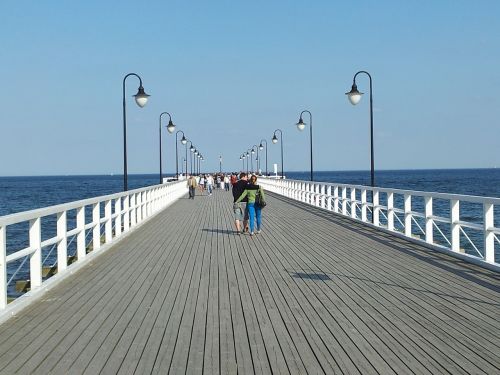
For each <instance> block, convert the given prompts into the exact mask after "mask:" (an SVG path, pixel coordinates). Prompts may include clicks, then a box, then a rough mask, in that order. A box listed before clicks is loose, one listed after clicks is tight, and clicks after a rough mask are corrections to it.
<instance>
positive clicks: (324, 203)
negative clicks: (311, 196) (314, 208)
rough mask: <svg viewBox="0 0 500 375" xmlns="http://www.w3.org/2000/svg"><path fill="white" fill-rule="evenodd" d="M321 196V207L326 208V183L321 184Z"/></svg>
mask: <svg viewBox="0 0 500 375" xmlns="http://www.w3.org/2000/svg"><path fill="white" fill-rule="evenodd" d="M320 186H321V189H320V192H319V193H320V194H321V196H320V198H321V208H326V199H325V194H326V186H325V185H320Z"/></svg>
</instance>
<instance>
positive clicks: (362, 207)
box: [361, 189, 367, 221]
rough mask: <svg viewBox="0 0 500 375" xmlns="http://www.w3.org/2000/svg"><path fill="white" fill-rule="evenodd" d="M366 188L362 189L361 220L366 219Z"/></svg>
mask: <svg viewBox="0 0 500 375" xmlns="http://www.w3.org/2000/svg"><path fill="white" fill-rule="evenodd" d="M366 205H367V203H366V189H361V220H362V221H366Z"/></svg>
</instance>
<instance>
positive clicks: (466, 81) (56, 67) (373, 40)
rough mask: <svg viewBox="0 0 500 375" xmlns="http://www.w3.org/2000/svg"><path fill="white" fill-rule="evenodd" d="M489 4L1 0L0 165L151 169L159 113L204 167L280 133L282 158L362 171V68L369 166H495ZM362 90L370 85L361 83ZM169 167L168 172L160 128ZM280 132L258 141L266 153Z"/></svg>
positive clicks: (229, 161) (496, 58) (498, 155)
mask: <svg viewBox="0 0 500 375" xmlns="http://www.w3.org/2000/svg"><path fill="white" fill-rule="evenodd" d="M499 14H500V1H497V0H491V1H485V0H478V1H470V0H448V1H445V0H439V1H431V0H428V1H416V0H415V1H400V0H399V1H396V0H394V1H383V0H378V1H376V0H373V1H355V2H346V1H343V2H340V1H331V0H330V1H310V0H309V1H260V0H259V1H216V0H214V1H142V2H141V1H91V0H87V1H82V2H76V1H72V2H70V1H34V0H31V1H11V2H6V1H4V2H2V4H1V5H0V38H1V43H0V46H1V47H0V63H1V69H0V75H1V82H2V90H1V91H0V103H1V104H0V160H1V163H0V175H4V176H5V175H55V174H101V173H104V174H107V173H115V174H119V173H121V172H122V112H121V100H122V93H121V81H122V79H123V76H124V75H125V74H126V73H129V72H136V73H139V74H140V75H141V76H142V78H143V81H144V87H145V89H146V91H147V92H148V93H149V94H151V98H150V101H149V103H148V105H147V106H146V107H145V108H143V109H140V108H139V107H137V106H136V105H135V103H134V102H133V99H132V98H131V95H133V94H135V92H136V90H137V81H135V80H134V79H130V80H128V88H127V97H128V137H129V138H128V148H129V172H130V173H156V172H157V171H158V116H159V114H160V113H161V112H163V111H169V112H170V113H171V114H172V115H173V119H174V122H175V123H176V124H177V125H178V129H182V130H184V131H185V132H186V135H187V137H188V138H190V139H192V140H193V142H194V144H195V145H196V146H197V147H198V148H199V149H200V150H201V152H202V153H203V154H204V156H205V158H206V159H207V162H206V163H205V166H204V167H205V169H213V170H218V164H219V163H218V156H219V155H220V154H222V155H223V158H224V167H225V168H224V169H230V170H236V169H238V168H239V167H240V166H241V163H240V161H239V159H238V158H239V155H240V154H241V153H242V152H243V150H246V149H248V148H249V147H251V146H252V145H253V144H256V143H258V142H259V141H260V139H261V138H266V139H267V140H270V138H271V136H272V134H273V131H274V129H276V128H281V129H282V130H283V132H284V141H285V143H284V146H285V169H287V170H308V168H309V156H308V155H309V149H308V147H309V133H308V129H306V131H304V132H302V133H299V132H298V131H297V129H296V127H295V126H294V123H295V122H297V120H298V114H299V112H300V111H301V110H303V109H309V110H310V111H311V112H312V113H313V115H314V123H313V126H314V127H313V130H314V156H315V169H316V170H353V169H369V106H368V104H369V100H368V99H369V98H368V95H365V96H364V98H363V100H362V102H361V103H360V104H359V105H358V106H356V107H353V106H352V105H351V104H349V102H348V101H347V99H346V97H345V95H344V93H345V92H346V91H348V90H349V89H350V86H351V83H352V77H353V75H354V73H355V72H356V71H357V70H360V69H366V70H368V71H369V72H370V73H371V74H372V76H373V80H374V82H373V84H374V106H375V114H374V116H375V119H374V123H375V152H376V168H377V169H406V168H409V169H413V168H461V167H492V166H500V95H499V94H498V92H497V91H498V89H499V88H500V24H499V22H498V15H499ZM358 87H359V89H360V90H361V91H364V92H368V80H367V78H366V77H364V76H360V77H359V81H358ZM163 135H164V140H165V141H164V156H165V157H164V170H167V172H172V171H175V158H174V138H173V136H167V133H166V131H165V132H164V134H163ZM278 160H279V145H272V144H271V142H269V161H270V163H272V162H277V161H278Z"/></svg>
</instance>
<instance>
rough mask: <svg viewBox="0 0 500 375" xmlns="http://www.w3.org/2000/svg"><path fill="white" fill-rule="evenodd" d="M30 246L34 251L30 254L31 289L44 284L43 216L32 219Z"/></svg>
mask: <svg viewBox="0 0 500 375" xmlns="http://www.w3.org/2000/svg"><path fill="white" fill-rule="evenodd" d="M29 235H30V247H31V248H33V249H34V252H33V253H32V254H31V255H30V284H31V290H33V289H37V288H39V287H40V285H42V230H41V218H40V217H37V218H36V219H32V220H30V232H29Z"/></svg>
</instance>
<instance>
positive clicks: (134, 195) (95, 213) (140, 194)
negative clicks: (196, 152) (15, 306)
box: [0, 181, 187, 314]
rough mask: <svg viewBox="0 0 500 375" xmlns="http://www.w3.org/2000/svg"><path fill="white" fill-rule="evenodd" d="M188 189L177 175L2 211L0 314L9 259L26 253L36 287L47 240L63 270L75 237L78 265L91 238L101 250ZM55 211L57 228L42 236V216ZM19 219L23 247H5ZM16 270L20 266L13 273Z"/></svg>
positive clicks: (34, 288)
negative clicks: (115, 190)
mask: <svg viewBox="0 0 500 375" xmlns="http://www.w3.org/2000/svg"><path fill="white" fill-rule="evenodd" d="M186 192H187V186H186V183H185V181H176V182H170V183H165V184H160V185H154V186H149V187H145V188H140V189H135V190H129V191H125V192H120V193H115V194H109V195H104V196H100V197H94V198H89V199H82V200H79V201H74V202H69V203H63V204H59V205H55V206H50V207H45V208H39V209H36V210H31V211H25V212H19V213H15V214H11V215H7V216H3V217H0V314H1V313H2V311H3V310H5V309H6V308H7V291H8V287H9V286H8V282H7V274H8V269H7V266H8V265H9V263H12V262H15V261H16V260H19V259H21V258H25V259H24V261H23V263H22V264H24V263H25V260H26V259H28V257H29V260H30V262H29V270H28V272H29V280H30V288H31V290H32V291H34V292H36V291H37V290H39V289H41V287H42V286H43V284H44V283H45V282H46V279H44V278H43V276H42V266H43V264H44V262H45V260H46V259H47V257H48V255H47V256H46V257H45V258H44V257H43V254H44V248H46V247H49V246H51V245H53V246H54V247H56V248H57V262H56V264H57V273H58V274H62V273H67V269H69V268H70V267H73V265H71V266H68V247H69V246H70V245H71V244H72V243H73V241H75V242H76V246H75V248H76V250H75V254H76V257H77V260H76V262H75V263H76V265H78V263H81V262H82V261H83V260H84V259H85V258H86V256H87V251H88V250H89V248H88V246H89V245H90V244H91V245H92V251H93V252H97V251H99V250H100V249H101V242H102V241H104V244H105V245H110V244H111V243H112V242H114V241H115V240H117V239H118V238H119V237H121V236H122V235H123V234H124V233H126V232H128V231H130V230H132V229H135V227H136V226H137V225H138V224H140V223H142V222H143V221H144V220H146V219H148V218H150V217H151V216H152V215H154V214H156V213H157V212H159V211H160V210H163V209H164V208H165V207H167V206H168V205H169V204H171V203H172V202H174V201H176V200H177V199H178V198H180V197H181V196H183V195H184V194H185V193H186ZM101 205H102V206H101ZM101 207H103V208H104V210H103V211H104V215H102V214H101ZM86 208H88V209H90V212H91V213H90V215H89V219H90V220H91V221H90V222H88V221H87V220H86ZM74 210H76V215H75V216H76V217H75V222H76V227H74V228H72V229H70V230H68V223H67V221H68V220H67V216H68V215H67V213H68V211H74ZM87 211H89V210H87ZM54 215H55V216H56V226H57V228H56V233H55V235H53V236H51V237H50V238H44V240H43V241H42V238H43V237H44V236H42V234H43V233H45V231H46V230H48V228H46V227H45V226H44V225H43V224H42V218H45V217H48V216H54ZM23 222H28V224H29V228H28V229H27V235H28V238H29V245H28V246H27V247H24V248H23V249H11V248H9V249H8V248H7V245H8V244H7V233H8V229H9V227H10V226H12V225H15V224H19V223H23ZM89 236H90V240H89V242H88V243H87V241H86V238H87V237H89ZM68 240H69V241H68ZM50 251H52V249H51V250H50ZM45 254H46V252H45ZM55 257H56V256H55V255H54V258H55ZM20 267H21V266H20ZM18 271H19V269H18V270H17V271H16V273H17V272H18ZM11 279H12V277H10V280H11ZM32 294H33V293H32ZM14 303H15V302H14Z"/></svg>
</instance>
